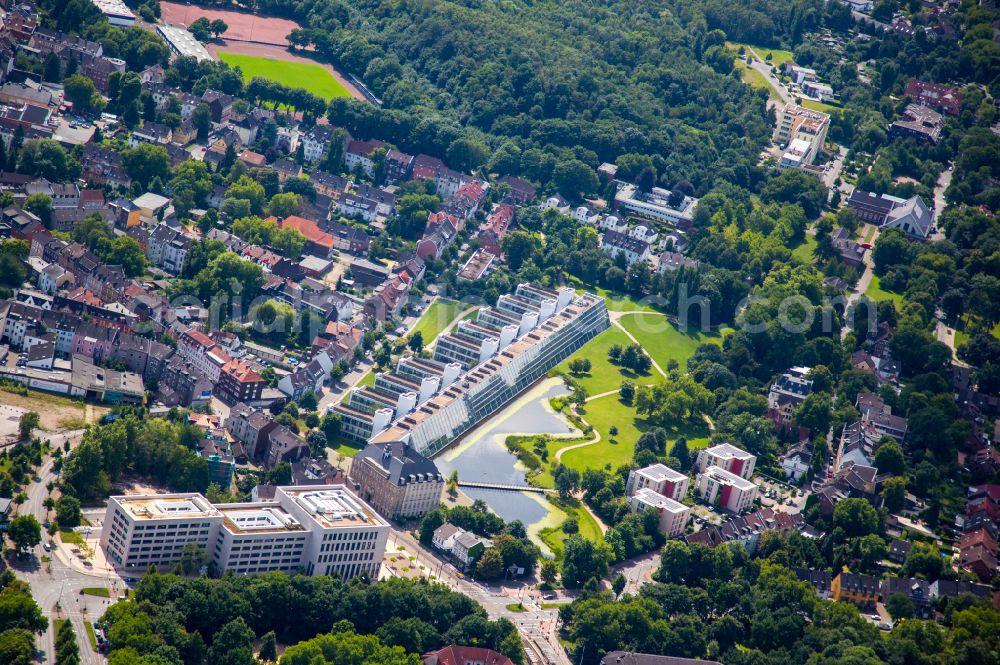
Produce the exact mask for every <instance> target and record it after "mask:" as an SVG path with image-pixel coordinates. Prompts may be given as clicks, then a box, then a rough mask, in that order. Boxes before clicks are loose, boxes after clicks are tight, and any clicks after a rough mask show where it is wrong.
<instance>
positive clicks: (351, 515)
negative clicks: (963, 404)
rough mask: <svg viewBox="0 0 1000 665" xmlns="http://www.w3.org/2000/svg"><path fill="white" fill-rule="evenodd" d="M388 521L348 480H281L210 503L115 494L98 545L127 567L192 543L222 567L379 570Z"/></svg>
mask: <svg viewBox="0 0 1000 665" xmlns="http://www.w3.org/2000/svg"><path fill="white" fill-rule="evenodd" d="M388 535H389V524H388V522H386V521H385V520H384V519H382V518H381V517H379V515H378V514H377V513H376V512H375V511H374V510H373V509H372V508H371V506H369V505H367V504H366V503H364V502H363V501H362V500H361V499H359V498H358V497H357V496H356V495H355V494H354V493H353V492H351V491H350V490H349V489H347V488H346V487H344V486H343V485H315V486H296V487H278V488H277V489H276V490H275V496H274V500H271V501H258V502H252V503H227V504H212V503H210V502H209V501H208V499H206V498H205V497H203V496H202V495H200V494H153V495H143V496H114V497H111V499H110V500H109V501H108V508H107V511H106V512H105V516H104V530H103V533H102V535H101V547H102V548H104V550H105V552H106V554H107V557H108V560H109V561H111V562H112V563H114V564H115V565H118V566H122V567H124V568H125V569H135V570H145V569H146V568H148V567H149V566H152V565H157V566H163V565H170V564H172V563H175V562H177V561H179V560H180V559H181V556H182V553H183V550H184V548H185V546H187V545H192V544H193V545H196V546H198V547H200V548H202V549H203V550H205V552H206V554H208V557H209V560H210V561H211V562H212V563H213V564H214V565H215V568H216V570H218V572H219V573H223V572H226V571H232V572H233V573H235V574H241V575H246V574H258V573H268V572H274V571H283V572H287V573H295V572H302V573H304V574H306V575H339V576H341V577H343V578H345V579H348V578H351V577H355V576H357V575H368V576H369V577H372V578H374V577H375V576H376V575H377V574H378V569H379V565H380V563H381V561H382V555H383V553H384V552H385V543H386V539H387V538H388Z"/></svg>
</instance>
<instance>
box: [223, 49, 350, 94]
mask: <svg viewBox="0 0 1000 665" xmlns="http://www.w3.org/2000/svg"><path fill="white" fill-rule="evenodd" d="M219 59H220V60H222V61H223V62H225V63H226V64H228V65H231V66H233V67H239V68H240V69H241V70H243V78H244V79H245V80H246V81H250V79H252V78H253V77H255V76H259V77H261V78H266V79H271V80H272V81H277V82H278V83H281V84H283V85H287V86H288V87H290V88H305V89H306V90H308V91H309V92H311V93H312V94H314V95H316V96H317V97H322V98H323V99H333V98H334V97H349V96H350V94H349V93H348V92H347V90H346V89H344V86H342V85H341V84H340V83H338V82H337V79H335V78H333V75H332V74H330V72H328V71H327V70H326V69H324V68H323V66H322V65H319V64H313V63H309V62H289V61H287V60H271V59H269V58H258V57H256V56H252V55H241V54H238V53H227V52H221V53H219Z"/></svg>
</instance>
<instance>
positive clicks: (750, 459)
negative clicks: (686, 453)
mask: <svg viewBox="0 0 1000 665" xmlns="http://www.w3.org/2000/svg"><path fill="white" fill-rule="evenodd" d="M756 463H757V457H756V456H755V455H751V454H750V453H748V452H746V451H745V450H740V449H739V448H737V447H736V446H734V445H732V444H731V443H720V444H717V445H714V446H712V447H710V448H703V449H702V450H699V451H698V457H697V460H696V462H695V467H696V468H697V469H698V470H699V471H705V470H706V469H708V468H709V467H712V466H716V467H720V468H722V469H725V470H726V471H728V472H729V473H733V474H735V475H737V476H739V477H741V478H743V479H746V480H749V479H750V477H751V476H752V475H753V469H754V465H755V464H756Z"/></svg>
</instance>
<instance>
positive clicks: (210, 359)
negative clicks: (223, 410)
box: [177, 328, 230, 383]
mask: <svg viewBox="0 0 1000 665" xmlns="http://www.w3.org/2000/svg"><path fill="white" fill-rule="evenodd" d="M177 351H178V352H179V353H180V354H181V356H182V357H183V358H184V359H185V360H188V361H190V362H191V363H192V364H193V365H194V366H195V368H197V369H198V371H199V372H201V373H202V374H204V375H205V376H206V377H207V378H208V379H209V380H210V381H211V382H212V383H218V381H219V376H220V375H221V374H222V367H223V365H225V364H226V363H228V362H229V360H230V358H229V355H228V354H227V353H226V352H225V351H223V350H222V348H221V347H220V346H219V345H218V344H216V343H215V340H213V339H212V338H211V337H209V336H208V335H206V334H205V333H203V332H201V331H200V330H198V329H197V328H189V329H188V330H185V331H184V332H182V333H181V335H180V337H178V339H177Z"/></svg>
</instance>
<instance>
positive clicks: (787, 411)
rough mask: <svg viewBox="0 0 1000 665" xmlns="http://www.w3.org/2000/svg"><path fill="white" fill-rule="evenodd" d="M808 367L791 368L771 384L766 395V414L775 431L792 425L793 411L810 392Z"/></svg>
mask: <svg viewBox="0 0 1000 665" xmlns="http://www.w3.org/2000/svg"><path fill="white" fill-rule="evenodd" d="M810 369H811V368H809V367H792V368H790V369H789V370H788V371H787V372H785V373H784V374H782V375H781V376H780V377H778V379H777V380H776V381H775V382H774V383H772V384H771V388H770V390H769V391H768V393H767V413H768V416H769V417H770V418H771V420H772V421H773V422H774V426H775V428H777V429H788V428H790V427H791V426H792V425H793V424H794V420H795V419H794V414H795V409H797V408H798V407H799V405H800V404H802V402H804V401H805V399H806V397H808V395H809V393H810V392H811V391H812V384H813V382H812V379H810V378H809V372H810Z"/></svg>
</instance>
